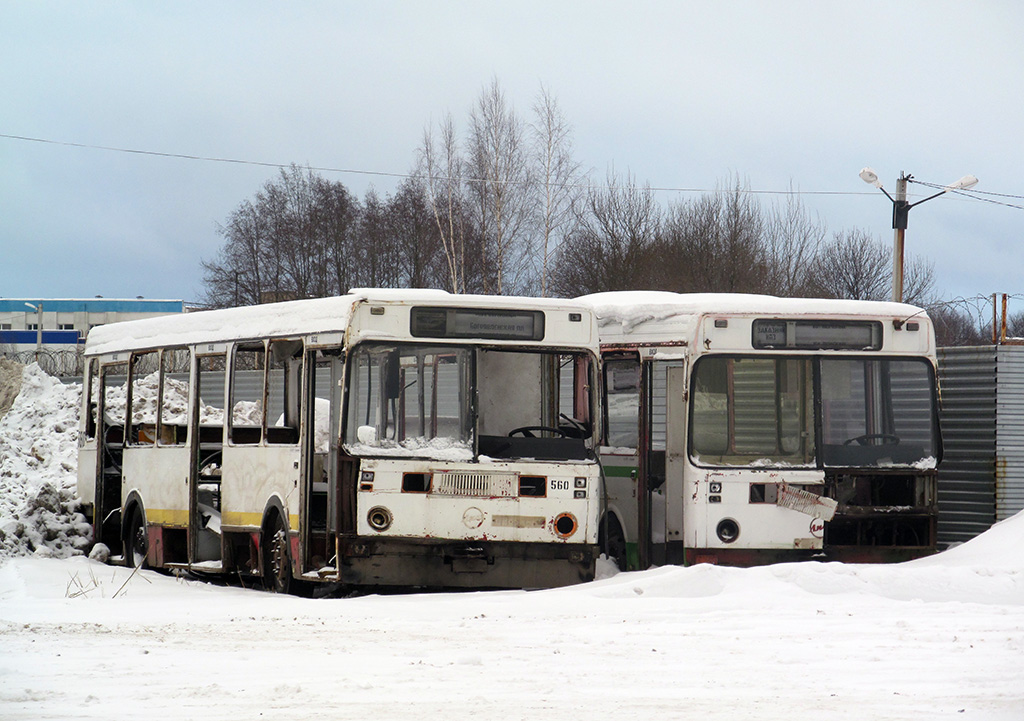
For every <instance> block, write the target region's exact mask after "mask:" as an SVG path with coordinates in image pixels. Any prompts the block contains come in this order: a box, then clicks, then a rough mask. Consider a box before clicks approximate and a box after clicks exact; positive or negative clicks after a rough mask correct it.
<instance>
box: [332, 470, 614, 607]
mask: <svg viewBox="0 0 1024 721" xmlns="http://www.w3.org/2000/svg"><path fill="white" fill-rule="evenodd" d="M359 468H360V471H359V474H358V487H357V490H356V493H355V496H356V499H355V507H356V509H357V510H356V513H355V518H354V519H353V520H354V526H355V531H354V533H352V534H351V535H347V534H342V535H341V536H340V537H339V538H338V554H339V559H340V565H339V566H338V569H337V579H338V580H340V581H341V582H342V583H353V584H359V585H374V586H421V587H430V588H464V587H488V588H499V587H502V588H540V587H550V586H562V585H567V584H571V583H577V582H580V581H588V580H592V579H593V577H594V567H595V561H596V558H597V528H596V525H597V513H598V504H599V498H600V477H599V474H598V467H597V464H596V463H593V462H590V463H566V464H546V463H538V462H532V463H531V462H528V461H524V462H521V463H516V464H494V463H478V464H471V463H467V464H451V463H448V464H432V463H429V462H424V461H417V460H412V459H409V460H396V459H364V460H363V462H362V463H361V464H360V465H359Z"/></svg>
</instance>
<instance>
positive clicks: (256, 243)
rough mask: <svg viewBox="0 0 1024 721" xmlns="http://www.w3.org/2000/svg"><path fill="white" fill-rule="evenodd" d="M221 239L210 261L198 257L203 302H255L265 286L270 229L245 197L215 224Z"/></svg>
mask: <svg viewBox="0 0 1024 721" xmlns="http://www.w3.org/2000/svg"><path fill="white" fill-rule="evenodd" d="M217 232H218V234H219V235H220V236H221V237H222V238H224V241H225V242H224V245H223V246H222V247H221V249H220V251H219V252H218V254H217V257H216V258H215V259H214V260H201V261H200V263H201V265H202V267H203V283H204V284H205V285H206V297H205V300H206V303H207V304H208V305H211V306H213V307H215V308H223V307H228V306H236V305H248V304H253V303H259V302H260V297H261V296H262V295H263V293H264V292H265V291H266V290H267V289H268V288H267V287H266V283H267V277H268V276H269V275H270V274H271V273H270V270H269V269H268V268H267V263H268V258H267V256H268V254H269V253H268V243H269V235H270V231H269V229H268V228H267V223H266V218H265V217H264V216H263V214H262V213H260V211H259V209H258V207H257V206H256V205H254V204H253V203H252V202H250V201H248V200H245V201H242V203H241V204H240V205H239V206H238V207H237V208H236V209H235V210H233V211H231V214H230V215H229V216H228V219H227V222H226V223H225V224H224V225H220V226H218V227H217Z"/></svg>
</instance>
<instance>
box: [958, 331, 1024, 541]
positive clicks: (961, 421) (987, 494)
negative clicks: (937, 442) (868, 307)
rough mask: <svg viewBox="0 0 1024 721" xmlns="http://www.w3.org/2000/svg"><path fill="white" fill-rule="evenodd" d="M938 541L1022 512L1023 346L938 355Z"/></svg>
mask: <svg viewBox="0 0 1024 721" xmlns="http://www.w3.org/2000/svg"><path fill="white" fill-rule="evenodd" d="M939 384H940V390H941V392H942V407H941V412H940V416H939V417H940V421H941V425H942V443H943V447H944V457H943V460H942V464H941V465H940V466H939V543H940V545H945V544H949V543H954V542H957V541H966V540H969V539H971V538H973V537H974V536H976V535H978V534H979V533H981V532H983V531H985V530H986V529H988V528H989V527H990V526H991V525H992V524H993V523H994V522H996V521H999V520H1002V519H1004V518H1009V517H1010V516H1012V515H1014V514H1015V513H1017V512H1019V511H1020V510H1021V509H1022V508H1024V346H1013V345H1002V346H977V347H965V348H940V349H939Z"/></svg>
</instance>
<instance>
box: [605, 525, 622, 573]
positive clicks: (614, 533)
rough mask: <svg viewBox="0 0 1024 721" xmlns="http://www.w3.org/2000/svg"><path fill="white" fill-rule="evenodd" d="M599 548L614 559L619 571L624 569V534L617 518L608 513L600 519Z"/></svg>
mask: <svg viewBox="0 0 1024 721" xmlns="http://www.w3.org/2000/svg"><path fill="white" fill-rule="evenodd" d="M600 536H601V540H600V545H601V550H602V551H603V552H604V553H605V555H607V556H608V558H610V559H612V560H613V561H615V565H616V566H618V567H619V570H620V571H625V570H626V534H625V533H623V532H622V526H621V525H620V524H619V519H617V518H616V517H615V516H614V515H612V514H610V513H609V514H608V515H606V516H605V517H604V519H603V520H602V521H601V529H600Z"/></svg>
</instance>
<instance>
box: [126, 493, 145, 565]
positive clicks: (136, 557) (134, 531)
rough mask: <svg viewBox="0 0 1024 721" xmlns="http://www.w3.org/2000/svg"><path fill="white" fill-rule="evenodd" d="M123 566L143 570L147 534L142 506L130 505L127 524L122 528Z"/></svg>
mask: <svg viewBox="0 0 1024 721" xmlns="http://www.w3.org/2000/svg"><path fill="white" fill-rule="evenodd" d="M123 541H124V544H123V545H124V548H123V554H124V555H123V557H124V565H125V566H127V567H128V568H145V567H146V556H147V553H148V552H149V534H148V532H147V531H146V517H145V514H143V512H142V506H140V505H139V504H138V503H136V504H133V505H132V509H131V512H130V513H129V514H128V523H127V524H126V525H125V527H124V539H123Z"/></svg>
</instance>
